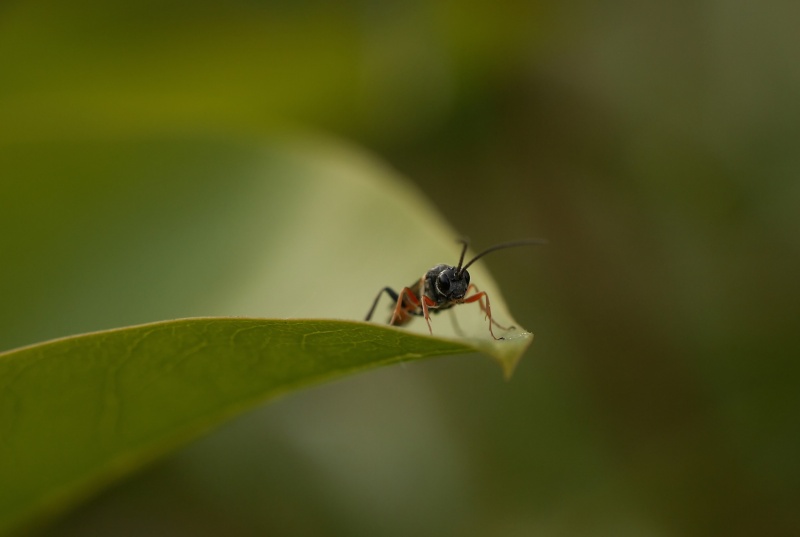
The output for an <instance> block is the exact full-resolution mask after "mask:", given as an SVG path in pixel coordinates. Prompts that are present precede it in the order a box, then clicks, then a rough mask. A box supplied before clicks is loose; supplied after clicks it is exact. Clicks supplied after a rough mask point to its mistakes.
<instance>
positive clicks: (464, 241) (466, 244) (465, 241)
mask: <svg viewBox="0 0 800 537" xmlns="http://www.w3.org/2000/svg"><path fill="white" fill-rule="evenodd" d="M458 242H460V243H461V244H463V245H464V248H463V249H462V250H461V257H459V258H458V267H456V274H461V265H462V263H464V256H465V255H466V254H467V248H469V239H459V240H458ZM465 268H466V267H465Z"/></svg>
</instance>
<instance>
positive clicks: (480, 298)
mask: <svg viewBox="0 0 800 537" xmlns="http://www.w3.org/2000/svg"><path fill="white" fill-rule="evenodd" d="M470 288H473V289H475V291H476V293H475V294H474V295H472V296H471V297H469V298H465V299H464V304H469V303H471V302H477V303H478V305H479V306H480V307H481V311H483V312H484V313H485V314H486V318H488V319H489V333H490V334H491V335H492V337H493V338H494V339H503V338H499V337H497V336H495V335H494V332H493V331H492V325H495V326H496V327H498V328H500V329H501V330H510V329H511V328H514V327H513V326H510V327H508V328H506V327H505V326H503V325H501V324H500V323H498V322H497V321H495V320H494V319H492V306H491V305H490V304H489V295H487V294H486V291H478V288H477V287H476V286H475V285H472V284H470V286H469V287H468V288H467V291H469V289H470ZM484 300H485V301H486V302H485V303H484Z"/></svg>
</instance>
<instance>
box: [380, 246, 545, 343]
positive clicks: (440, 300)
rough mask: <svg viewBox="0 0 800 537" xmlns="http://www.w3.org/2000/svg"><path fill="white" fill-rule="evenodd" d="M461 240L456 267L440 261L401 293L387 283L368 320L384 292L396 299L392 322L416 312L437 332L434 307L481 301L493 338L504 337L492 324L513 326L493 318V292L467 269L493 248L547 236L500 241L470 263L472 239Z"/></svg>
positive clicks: (406, 319) (405, 320) (399, 323)
mask: <svg viewBox="0 0 800 537" xmlns="http://www.w3.org/2000/svg"><path fill="white" fill-rule="evenodd" d="M459 242H460V243H462V244H463V245H464V248H463V249H462V250H461V257H460V258H459V260H458V266H455V267H454V266H452V265H445V264H439V265H436V266H435V267H433V268H431V269H430V270H429V271H428V272H426V273H425V275H424V276H422V277H421V278H420V279H419V280H418V281H416V282H414V283H413V284H412V285H411V286H410V287H403V289H402V290H401V291H400V292H399V293H397V292H396V291H395V290H394V289H392V288H391V287H384V288H383V289H381V290H380V292H378V296H376V297H375V301H374V302H373V303H372V307H371V308H370V309H369V312H368V313H367V317H366V320H367V321H369V320H370V319H371V318H372V314H373V313H374V312H375V307H376V306H377V305H378V301H379V300H380V298H381V295H382V294H383V293H386V294H387V295H389V297H391V299H392V300H394V301H395V306H394V310H393V312H392V317H391V319H389V324H390V325H396V326H402V325H404V324H406V323H408V322H409V321H410V320H411V318H412V316H417V317H424V318H425V321H426V322H427V323H428V331H429V332H430V333H431V334H433V329H432V328H431V317H430V312H431V310H433V312H434V313H439V312H440V311H441V310H446V309H449V308H452V307H453V306H455V305H456V304H470V303H472V302H477V303H478V305H479V306H480V308H481V311H482V312H484V313H485V314H486V318H487V319H488V320H489V333H490V334H491V335H492V338H494V339H503V338H498V337H497V336H495V335H494V331H493V330H492V325H494V326H496V327H498V328H500V329H501V330H509V329H510V328H512V327H508V328H506V327H504V326H501V325H500V324H499V323H497V321H495V320H494V319H492V308H491V305H490V304H489V295H487V294H486V291H480V290H478V288H477V287H476V286H475V284H472V283H470V281H469V272H467V269H468V268H469V266H470V265H472V264H473V263H474V262H475V261H477V260H478V259H480V258H481V257H483V256H485V255H486V254H488V253H490V252H494V251H496V250H502V249H504V248H516V247H517V246H531V245H535V244H545V243H546V242H547V241H545V240H543V239H524V240H519V241H512V242H504V243H501V244H496V245H494V246H492V247H490V248H487V249H486V250H484V251H482V252H481V253H479V254H478V255H476V256H475V257H473V258H472V259H470V260H469V261H468V262H467V263H466V264H464V256H465V255H466V253H467V247H468V246H469V242H468V241H466V240H460V241H459ZM470 291H474V294H472V295H470V296H467V294H468V293H469V292H470Z"/></svg>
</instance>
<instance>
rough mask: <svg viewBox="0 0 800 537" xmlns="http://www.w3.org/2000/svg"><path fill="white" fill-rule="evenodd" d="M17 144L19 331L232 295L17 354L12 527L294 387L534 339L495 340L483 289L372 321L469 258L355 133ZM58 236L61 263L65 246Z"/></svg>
mask: <svg viewBox="0 0 800 537" xmlns="http://www.w3.org/2000/svg"><path fill="white" fill-rule="evenodd" d="M10 149H12V151H7V152H3V151H2V147H0V163H2V164H3V168H4V169H6V170H8V171H9V172H10V173H9V174H8V177H9V181H8V182H6V183H5V184H4V185H3V186H2V188H3V189H5V195H4V196H2V197H0V203H3V204H4V207H3V209H4V210H3V211H2V212H0V222H2V223H3V224H4V225H5V226H6V228H7V229H12V228H13V229H20V230H23V232H22V233H20V234H15V235H12V234H9V235H7V236H5V237H3V238H2V240H3V241H4V242H5V244H4V245H3V247H4V250H5V251H7V252H9V256H8V257H7V259H12V260H14V263H12V264H7V265H5V266H4V270H5V271H7V272H6V275H5V277H3V278H0V280H1V281H0V287H1V290H2V294H3V296H4V298H5V300H4V301H3V303H2V304H0V315H2V318H3V321H4V327H3V328H2V329H0V338H6V341H13V340H14V338H19V337H23V336H24V337H26V338H31V337H34V336H36V335H37V334H38V335H39V337H40V338H41V339H46V338H49V337H52V336H53V335H59V332H61V333H64V332H67V333H69V332H72V333H80V332H86V331H88V330H96V329H102V328H108V327H109V325H111V326H113V325H117V326H123V325H129V324H135V323H137V322H140V320H146V319H148V318H149V319H153V318H177V317H197V316H206V315H208V314H212V315H214V316H215V317H203V318H193V319H185V320H178V321H167V322H161V323H155V324H145V325H139V326H133V327H130V328H122V329H112V330H107V331H99V332H92V333H88V334H85V335H79V336H74V337H67V338H62V339H56V340H53V341H50V342H47V343H42V344H37V345H33V346H28V347H23V348H20V349H17V350H13V351H9V352H6V353H3V354H0V480H1V481H2V487H0V532H4V531H6V530H9V529H12V528H17V527H20V525H22V524H27V523H30V522H31V521H33V520H37V521H38V520H41V519H42V518H43V516H45V515H47V514H52V513H57V512H60V511H63V510H64V509H66V508H68V507H69V506H71V505H75V504H76V503H77V502H78V501H80V500H81V499H82V498H85V497H86V496H87V495H90V494H91V493H93V492H95V491H97V490H98V489H99V488H101V487H102V486H104V485H106V484H108V483H110V482H112V481H113V480H115V479H118V478H120V477H122V476H124V475H126V474H128V473H130V472H132V471H134V470H135V469H137V468H139V467H141V466H142V465H144V464H146V463H147V462H149V461H152V460H153V459H154V458H156V457H158V456H160V455H163V454H164V453H166V452H168V451H170V450H173V449H175V448H177V447H178V446H180V445H182V444H183V443H185V442H187V441H189V440H191V439H192V438H195V437H197V436H198V435H200V434H202V433H204V432H206V431H208V430H209V429H211V428H213V427H214V426H216V425H218V424H219V423H221V422H222V421H224V420H225V419H228V418H230V417H232V416H234V415H236V414H239V413H241V412H243V411H245V410H247V409H248V408H252V407H253V406H254V405H257V404H258V403H260V402H262V401H264V400H267V399H269V398H271V397H274V396H276V395H279V394H282V393H286V392H289V391H292V390H295V389H297V388H299V387H302V386H306V385H310V384H313V383H318V382H321V381H324V380H328V379H332V378H335V377H337V376H341V375H344V374H348V373H352V372H356V371H361V370H365V369H368V368H371V367H376V366H380V365H385V364H390V363H395V362H399V361H408V360H416V359H420V358H426V357H431V356H437V355H443V354H457V353H467V352H475V351H478V352H482V353H484V354H487V355H489V356H491V357H492V358H494V359H495V360H496V361H497V362H498V363H499V364H500V365H501V367H502V369H503V372H504V374H505V375H506V376H507V377H508V376H509V375H510V374H511V372H512V371H513V369H514V366H515V365H516V363H517V361H518V360H519V357H520V356H521V354H522V353H523V352H524V350H525V349H526V348H527V346H528V345H529V344H530V342H531V340H532V337H531V335H530V334H529V333H527V332H526V331H525V330H523V329H521V328H519V329H515V330H512V331H509V332H503V333H502V335H503V336H505V337H506V339H505V340H503V341H495V340H493V339H492V338H491V337H490V336H489V331H488V322H487V321H486V319H485V317H484V315H483V314H482V313H481V312H480V309H479V308H478V306H477V305H475V304H471V305H465V306H459V307H456V308H452V309H451V310H447V311H445V312H442V313H441V314H440V315H436V316H433V319H432V325H433V335H434V336H435V337H431V336H430V335H429V333H428V327H427V325H426V323H425V322H424V321H422V320H421V319H416V320H414V321H412V323H411V324H409V325H408V326H405V327H402V328H394V327H387V326H385V325H383V324H382V323H383V322H385V321H386V319H387V318H388V316H389V313H390V309H391V304H390V301H389V300H388V299H387V298H385V297H384V298H383V299H382V302H381V303H380V304H379V306H378V309H377V310H376V317H375V318H376V321H378V322H376V323H363V322H361V319H363V316H364V314H365V313H366V310H367V309H368V308H369V306H370V304H371V303H372V300H373V299H374V297H375V296H376V294H377V293H378V291H379V290H380V289H382V288H383V287H384V286H386V285H390V286H392V287H394V288H395V289H398V290H399V289H400V288H402V287H403V286H404V285H411V284H412V283H413V282H414V281H416V280H417V279H418V278H419V277H420V276H421V275H422V274H423V273H424V271H425V270H427V269H428V268H430V267H431V266H433V265H434V264H437V263H440V262H448V263H451V264H454V263H456V262H457V259H458V254H459V251H460V248H459V245H458V244H457V243H456V242H455V238H456V237H458V236H460V234H459V233H456V232H454V231H453V230H451V229H450V228H449V227H448V226H447V225H446V223H444V222H443V220H442V219H441V218H440V217H439V216H438V215H437V214H436V212H435V210H434V209H433V208H432V206H431V205H430V203H429V202H428V201H427V200H425V199H424V198H423V197H422V196H420V194H419V193H418V192H417V191H416V190H414V189H413V188H412V187H410V186H409V185H408V184H406V183H404V182H403V181H402V179H400V178H398V177H397V176H396V174H395V173H394V172H392V171H391V170H388V169H387V168H386V167H384V166H383V165H381V164H380V163H378V162H376V161H375V160H373V159H371V158H370V157H368V156H366V155H364V154H363V153H361V152H359V151H356V150H353V149H352V148H350V147H347V146H344V145H342V144H338V143H331V142H330V141H327V140H321V139H318V138H315V139H309V138H293V139H291V140H288V139H282V140H276V139H270V140H264V141H262V142H258V143H251V142H246V143H245V142H241V141H239V142H231V141H226V140H217V139H213V137H212V138H211V139H205V138H204V139H189V140H182V141H178V142H175V141H172V140H163V139H156V140H154V141H153V142H152V143H151V142H134V143H132V142H115V143H111V144H105V143H101V144H98V143H96V142H86V143H83V142H82V143H77V144H75V146H74V147H72V148H70V149H69V150H67V151H65V150H64V149H63V148H59V146H57V145H50V144H47V143H31V144H21V145H19V146H13V147H11V148H10ZM53 163H56V164H55V165H54V164H53ZM50 166H55V167H54V168H52V169H51V168H50ZM70 170H76V173H77V174H78V176H77V177H78V178H79V181H78V180H76V181H71V180H70V178H69V173H70ZM65 171H66V172H65ZM65 173H66V175H65ZM50 175H52V176H53V177H55V178H57V179H56V180H55V181H52V182H49V183H47V180H48V179H47V178H48V177H49V176H50ZM65 177H66V179H65ZM120 178H127V180H120ZM220 178H222V179H224V181H223V180H222V179H220ZM32 184H33V185H36V186H37V188H31V187H30V186H29V185H32ZM43 184H47V185H48V186H47V187H46V188H44V189H42V186H43ZM76 185H80V188H76ZM42 192H45V193H46V198H44V201H45V202H44V203H42V198H41V196H42ZM26 196H28V199H29V200H36V202H35V203H33V202H32V203H26ZM187 198H188V201H187ZM23 208H24V210H23ZM129 215H130V216H129ZM99 222H102V225H97V224H98V223H99ZM503 239H506V237H503ZM482 246H483V245H482ZM37 248H38V250H37ZM93 248H96V249H97V250H96V251H95V250H93ZM55 252H58V253H59V255H60V257H59V263H50V262H48V261H49V260H50V259H51V258H52V257H53V255H54V253H55ZM482 264H483V262H480V263H477V264H476V265H473V266H472V267H470V273H471V274H472V281H473V282H475V283H476V284H477V285H479V287H480V288H481V289H482V290H485V291H487V292H488V293H489V295H490V296H491V304H492V311H493V314H494V316H495V318H497V319H498V321H499V322H501V323H502V324H512V325H516V324H517V323H516V321H514V319H513V318H512V317H511V315H510V314H509V313H508V312H507V310H506V308H505V305H504V302H503V299H502V295H501V294H500V292H499V290H498V288H497V286H496V285H495V284H494V282H493V281H492V279H491V277H490V275H489V274H488V273H487V272H486V270H485V269H484V268H483V266H482ZM37 293H39V294H38V295H37ZM37 300H38V301H39V303H40V304H42V306H41V307H40V308H39V309H38V310H29V314H27V315H20V312H21V311H23V310H22V307H23V305H30V304H35V303H36V301H37ZM62 304H63V305H65V306H61V307H59V306H60V305H62ZM45 305H46V307H45ZM220 316H227V317H220ZM242 316H247V317H248V318H242ZM265 317H281V318H284V319H285V318H287V317H296V318H304V319H306V320H302V319H297V320H265V319H264V318H265ZM312 318H314V319H319V318H330V319H329V320H308V319H312ZM334 319H340V320H334ZM348 319H349V320H348ZM87 329H88V330H87ZM20 334H22V335H23V336H20ZM42 336H44V337H42Z"/></svg>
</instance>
